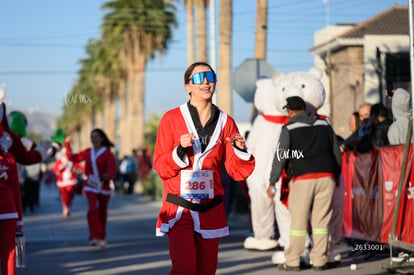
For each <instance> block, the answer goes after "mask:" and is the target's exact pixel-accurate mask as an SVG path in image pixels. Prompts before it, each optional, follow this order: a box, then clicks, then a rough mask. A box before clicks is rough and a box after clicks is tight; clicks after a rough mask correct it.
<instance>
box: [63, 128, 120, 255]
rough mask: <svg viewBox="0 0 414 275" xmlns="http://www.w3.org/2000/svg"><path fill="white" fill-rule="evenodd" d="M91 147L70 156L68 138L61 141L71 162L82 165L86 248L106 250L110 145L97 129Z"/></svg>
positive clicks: (111, 162) (113, 164)
mask: <svg viewBox="0 0 414 275" xmlns="http://www.w3.org/2000/svg"><path fill="white" fill-rule="evenodd" d="M91 142H92V147H91V148H87V149H85V150H82V151H81V152H79V153H77V154H72V150H71V148H70V138H69V137H67V138H66V140H65V147H66V155H67V157H68V159H69V160H71V161H73V162H81V161H85V175H87V177H88V179H87V180H86V181H85V183H84V186H83V191H84V192H85V194H86V198H87V200H88V206H89V209H88V214H87V218H88V225H89V240H90V242H91V243H90V244H91V245H93V246H95V245H98V244H100V246H101V247H105V246H106V221H107V216H108V203H109V199H110V197H111V193H112V191H111V187H110V181H111V180H113V179H114V178H115V175H116V162H115V156H114V154H113V153H112V152H111V151H110V148H111V147H113V143H112V142H111V141H110V140H109V139H108V137H107V136H106V134H105V132H103V131H102V130H101V129H94V130H92V132H91Z"/></svg>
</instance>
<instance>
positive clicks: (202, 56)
mask: <svg viewBox="0 0 414 275" xmlns="http://www.w3.org/2000/svg"><path fill="white" fill-rule="evenodd" d="M195 1H196V24H197V25H196V38H197V39H196V45H197V46H196V57H197V61H206V62H207V15H206V6H207V5H206V0H195Z"/></svg>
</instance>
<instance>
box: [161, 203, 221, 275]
mask: <svg viewBox="0 0 414 275" xmlns="http://www.w3.org/2000/svg"><path fill="white" fill-rule="evenodd" d="M168 240H169V247H170V257H171V262H172V269H171V272H170V275H178V274H182V275H184V274H185V275H214V274H216V269H217V256H218V247H219V240H220V239H219V238H215V239H203V237H201V234H199V233H197V232H194V222H193V218H192V217H191V214H190V211H189V210H187V209H185V210H184V212H183V214H182V215H181V218H180V220H179V221H177V222H176V223H175V224H174V226H173V227H172V228H171V229H170V231H169V232H168Z"/></svg>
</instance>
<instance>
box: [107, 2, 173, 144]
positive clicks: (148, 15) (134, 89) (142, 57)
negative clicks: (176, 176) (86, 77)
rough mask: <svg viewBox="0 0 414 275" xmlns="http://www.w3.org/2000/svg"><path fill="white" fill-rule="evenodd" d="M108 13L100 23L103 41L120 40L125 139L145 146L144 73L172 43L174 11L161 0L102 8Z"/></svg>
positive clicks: (116, 4) (119, 3)
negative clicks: (124, 85) (124, 80)
mask: <svg viewBox="0 0 414 275" xmlns="http://www.w3.org/2000/svg"><path fill="white" fill-rule="evenodd" d="M103 9H104V10H109V12H108V13H107V14H106V15H105V18H104V22H103V37H104V40H105V39H111V37H113V36H116V37H121V38H122V43H121V44H120V46H119V47H118V48H117V51H118V53H119V54H120V55H123V58H122V60H121V61H122V63H123V64H122V66H123V67H124V68H125V71H126V76H127V96H128V107H127V108H128V109H127V112H128V113H127V116H128V124H129V129H130V133H122V135H127V136H128V138H129V139H130V140H131V142H132V145H131V146H132V147H131V148H128V150H129V151H130V150H131V149H133V148H136V147H140V146H142V145H143V143H144V114H145V112H144V102H145V94H144V87H145V69H146V65H147V61H148V59H150V58H153V57H154V55H155V53H156V52H160V53H161V54H162V53H164V51H165V50H166V49H167V46H168V43H169V42H170V40H171V39H172V31H171V28H172V27H173V26H176V19H175V15H174V11H175V7H174V6H173V5H172V4H171V3H169V2H167V1H163V0H113V1H109V2H106V3H105V4H104V5H103ZM122 146H123V144H121V147H122Z"/></svg>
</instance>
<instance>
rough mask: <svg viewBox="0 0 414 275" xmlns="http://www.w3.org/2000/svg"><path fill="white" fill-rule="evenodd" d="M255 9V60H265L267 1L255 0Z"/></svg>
mask: <svg viewBox="0 0 414 275" xmlns="http://www.w3.org/2000/svg"><path fill="white" fill-rule="evenodd" d="M256 3H257V7H256V53H255V57H256V58H261V59H266V47H267V0H257V2H256Z"/></svg>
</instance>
